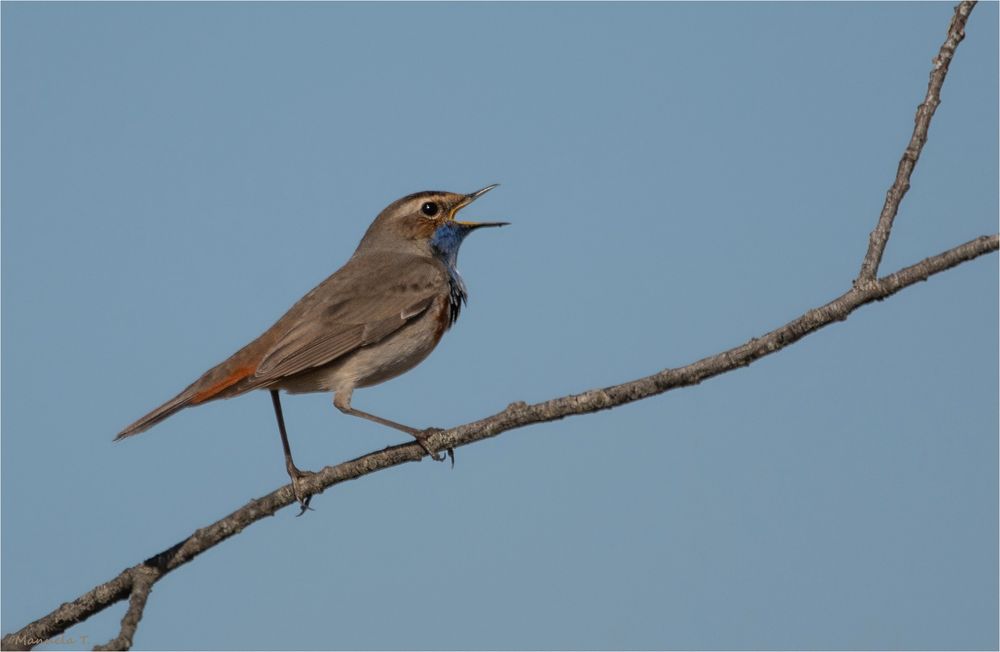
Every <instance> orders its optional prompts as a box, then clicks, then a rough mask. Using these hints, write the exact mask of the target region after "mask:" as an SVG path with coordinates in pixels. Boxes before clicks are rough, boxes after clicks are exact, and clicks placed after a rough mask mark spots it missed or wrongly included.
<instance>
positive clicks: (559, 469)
mask: <svg viewBox="0 0 1000 652" xmlns="http://www.w3.org/2000/svg"><path fill="white" fill-rule="evenodd" d="M951 12H952V8H951V5H950V4H942V3H922V4H908V3H892V4H867V3H866V4H856V3H844V4H795V3H776V4H749V3H748V4H722V3H720V4H652V3H641V4H603V3H592V4H570V3H567V4H522V3H505V4H500V3H491V4H459V3H444V4H388V3H385V4H381V3H380V4H346V3H345V4H320V3H301V4H264V3H259V4H240V3H219V4H199V3H160V4H127V3H72V4H63V3H58V4H57V3H10V2H6V3H4V4H3V6H2V19H3V20H2V84H3V88H2V91H3V92H2V119H3V125H2V126H3V146H2V150H3V151H2V165H3V187H2V213H3V221H2V236H3V238H2V273H3V275H2V284H3V285H2V291H3V320H2V329H3V333H2V334H3V366H2V373H3V376H2V381H3V383H2V405H3V411H2V428H3V436H2V527H3V536H2V558H3V575H2V582H3V586H2V588H3V592H2V611H0V615H2V620H3V623H2V627H3V631H4V632H9V631H11V630H13V629H16V628H18V627H20V626H22V625H24V624H25V623H27V622H28V621H29V620H31V619H34V618H36V617H39V616H41V615H44V614H46V613H48V612H49V611H51V610H52V609H53V608H55V607H56V606H58V604H59V603H60V602H62V601H64V600H69V599H72V598H75V597H76V596H78V595H79V594H81V593H82V592H84V591H86V590H89V589H90V588H91V587H93V586H94V585H96V584H98V583H100V582H103V581H105V580H107V579H110V578H111V577H113V576H114V575H116V574H117V573H118V572H119V571H120V570H122V569H123V568H125V567H126V566H130V565H133V564H135V563H137V562H139V561H140V560H142V559H144V558H145V557H147V556H149V555H151V554H153V553H156V552H158V551H160V550H162V549H164V548H166V547H167V546H169V545H172V544H173V543H175V542H176V541H178V540H180V539H181V538H183V537H185V536H186V535H188V534H189V533H191V532H192V531H193V530H194V529H196V528H198V527H201V526H204V525H206V524H208V523H210V522H212V521H214V520H216V519H218V518H220V517H221V516H223V515H225V514H226V513H228V512H229V511H231V510H233V509H235V508H236V507H238V506H240V505H242V504H243V503H245V502H246V501H247V500H249V499H251V498H252V497H255V496H260V495H263V494H265V493H267V492H269V491H271V490H273V489H274V488H276V487H278V486H280V485H281V484H283V483H285V482H286V481H287V479H286V476H285V472H284V468H283V465H282V461H281V452H280V444H279V441H278V436H277V433H276V431H275V426H274V419H273V415H272V413H271V407H270V402H269V400H268V397H267V395H266V394H265V393H255V394H251V395H248V396H243V397H240V398H237V399H233V400H230V401H222V402H217V403H213V404H210V405H207V406H204V407H199V408H198V409H196V410H188V411H185V412H183V413H181V414H179V415H177V416H175V417H173V418H171V419H170V420H168V421H166V422H164V423H163V424H161V425H159V426H157V427H156V428H155V429H153V430H151V431H150V432H148V433H145V434H143V435H141V436H139V437H136V438H133V439H131V440H128V441H126V442H124V443H120V444H112V443H111V439H112V437H113V436H114V434H115V433H117V432H118V431H119V430H120V429H121V428H122V427H123V426H124V425H126V424H128V423H129V422H131V421H132V420H134V419H135V418H137V417H139V416H141V415H142V414H143V413H145V412H146V411H147V410H149V409H151V408H152V407H154V406H156V405H158V404H159V403H160V402H162V401H164V400H166V399H167V398H169V397H171V396H172V395H173V394H174V393H176V392H177V391H179V390H180V389H181V388H183V387H184V386H185V385H187V384H188V383H189V382H190V381H191V380H193V379H194V378H195V377H197V376H198V375H199V374H200V373H201V372H202V371H204V370H205V369H207V368H208V367H210V366H211V365H213V364H215V363H216V362H218V361H220V360H222V359H223V358H225V357H226V356H228V355H229V354H230V353H232V352H233V351H235V350H236V349H237V348H239V347H240V346H242V345H243V344H245V343H246V342H247V341H249V340H250V339H252V338H253V337H255V336H256V335H257V334H259V333H260V332H261V331H263V330H264V329H265V328H267V327H268V326H269V325H270V324H271V323H272V322H273V321H274V320H275V319H277V318H278V317H279V316H280V315H281V314H282V313H283V311H284V310H285V309H287V308H288V307H289V306H290V305H291V304H292V303H293V302H294V301H295V300H296V299H297V298H298V297H299V296H301V295H302V294H303V293H305V292H306V291H308V290H309V289H310V288H311V287H312V286H313V285H314V284H316V283H317V282H319V281H320V280H322V279H323V278H324V277H325V276H326V275H328V274H329V273H331V272H332V271H334V270H335V269H336V268H337V267H338V266H339V265H340V264H342V263H343V261H345V260H346V259H347V257H348V256H349V255H350V254H351V252H352V251H353V249H354V247H355V246H356V244H357V241H358V240H359V238H360V237H361V235H362V234H363V233H364V230H365V228H366V227H367V226H368V224H369V222H370V221H371V219H372V218H373V217H374V216H375V215H376V214H377V213H378V212H379V211H380V210H381V209H382V208H383V207H384V206H385V205H386V204H388V203H389V202H391V201H393V200H394V199H396V198H398V197H400V196H402V195H405V194H408V193H411V192H414V191H418V190H423V189H443V190H452V191H458V192H469V191H472V190H474V189H477V188H480V187H482V186H485V185H487V184H490V183H501V184H502V185H501V186H500V188H498V189H497V190H495V191H494V192H492V193H490V194H489V195H488V196H487V197H484V198H483V199H482V200H481V201H479V202H477V204H476V205H475V207H474V208H472V209H469V211H468V218H469V219H481V220H509V221H510V222H512V223H513V225H512V226H510V227H508V228H506V229H501V230H493V231H489V232H482V233H477V234H475V235H474V236H473V237H471V238H470V239H469V240H468V241H467V242H466V244H465V245H464V247H463V250H462V254H461V257H460V259H459V266H460V268H461V270H462V273H463V275H464V277H465V280H466V283H467V284H468V286H469V291H470V295H471V298H470V302H469V305H468V307H467V309H466V310H465V311H464V312H463V314H462V318H461V320H460V321H459V323H458V324H457V325H456V327H455V328H454V329H453V330H452V331H451V332H450V333H449V334H448V335H447V336H446V337H445V339H444V340H443V342H442V343H441V345H440V346H439V347H438V350H437V351H435V352H434V354H433V355H432V356H431V357H430V358H429V359H428V360H427V361H426V362H424V363H423V364H422V365H421V366H420V367H418V368H417V369H415V370H414V371H412V372H410V373H409V374H407V375H405V376H403V377H400V378H398V379H395V380H393V381H391V382H388V383H386V384H384V385H381V386H378V387H375V388H370V389H365V390H359V391H358V392H357V393H356V394H355V397H354V401H353V403H354V405H355V407H357V408H359V409H362V410H368V411H372V412H375V413H378V414H380V415H383V416H386V417H389V418H392V419H396V420H399V421H403V422H406V423H411V424H414V425H420V426H430V425H434V426H442V427H443V426H449V425H456V424H459V423H464V422H467V421H470V420H473V419H476V418H479V417H482V416H485V415H488V414H491V413H493V412H495V411H497V410H499V409H502V408H503V407H504V406H506V405H507V404H508V403H510V402H512V401H515V400H525V401H538V400H544V399H547V398H552V397H556V396H561V395H564V394H568V393H572V392H578V391H582V390H585V389H589V388H592V387H599V386H603V385H608V384H612V383H617V382H622V381H625V380H629V379H632V378H635V377H638V376H641V375H646V374H649V373H652V372H655V371H657V370H659V369H662V368H665V367H672V366H679V365H683V364H686V363H689V362H692V361H694V360H697V359H699V358H701V357H704V356H705V355H708V354H711V353H715V352H718V351H720V350H722V349H724V348H728V347H730V346H733V345H736V344H739V343H741V342H743V341H745V340H747V339H749V338H750V337H752V336H755V335H760V334H762V333H764V332H766V331H768V330H771V329H772V328H775V327H777V326H779V325H781V324H783V323H785V322H786V321H788V320H789V319H792V318H794V317H795V316H797V315H799V314H801V313H802V312H804V311H806V310H808V309H809V308H812V307H815V306H818V305H821V304H822V303H825V302H826V301H828V300H829V299H831V298H833V297H835V296H837V295H839V294H840V293H842V292H843V291H845V290H846V289H847V288H849V287H850V283H851V280H852V279H853V278H854V276H855V275H856V273H857V269H858V266H859V265H860V262H861V259H862V257H863V255H864V250H865V246H866V243H867V236H868V233H869V231H870V230H871V228H872V227H873V225H874V223H875V220H876V218H877V215H878V212H879V210H880V208H881V206H882V202H883V199H884V196H885V192H886V190H887V188H888V187H889V184H890V183H891V181H892V178H893V176H894V174H895V170H896V165H897V163H898V161H899V156H900V154H901V152H902V150H903V148H904V146H905V144H906V142H907V140H908V138H909V136H910V132H911V129H912V124H913V123H912V120H913V114H914V110H915V108H916V106H917V104H919V102H920V101H921V100H922V98H923V94H924V91H925V88H926V82H927V74H928V71H929V69H930V62H931V58H932V57H933V56H934V54H935V53H936V52H937V49H938V47H939V45H940V43H941V41H942V40H943V38H944V35H945V30H946V27H947V24H948V20H949V17H950V15H951ZM997 14H998V11H997V5H996V4H995V3H982V4H980V5H979V6H978V7H977V8H976V9H975V11H974V13H973V16H972V18H971V20H970V23H969V27H968V37H967V39H966V41H965V42H964V43H963V44H962V45H961V47H960V49H959V52H958V54H957V57H956V59H955V62H954V64H953V67H952V72H951V73H950V75H949V77H948V80H947V83H946V85H945V88H944V93H943V103H942V105H941V107H940V109H939V110H938V114H937V116H936V118H935V120H934V123H933V125H932V127H931V134H930V140H929V142H928V145H927V147H926V149H925V151H924V156H923V158H922V159H921V161H920V164H919V166H918V168H917V171H916V173H915V175H914V177H913V187H912V190H911V191H910V193H909V194H908V195H907V197H906V199H905V200H904V202H903V205H902V209H901V212H900V216H899V218H898V219H897V223H896V227H895V230H894V233H893V237H892V240H891V242H890V244H889V247H888V250H887V252H886V257H885V260H884V263H883V267H882V271H883V272H885V273H887V272H891V271H894V270H896V269H898V268H899V267H902V266H905V265H908V264H911V263H913V262H916V261H917V260H919V259H921V258H924V257H926V256H928V255H932V254H935V253H938V252H940V251H943V250H944V249H947V248H949V247H952V246H954V245H957V244H959V243H962V242H965V241H966V240H969V239H971V238H973V237H975V236H978V235H981V234H984V233H992V232H995V231H996V229H997V215H998V201H997V196H998V188H997V178H998V166H997V158H998V156H997V155H998V151H997V142H998V127H997V105H998V88H997V85H998V84H997V79H998V76H1000V73H998V66H997V61H998V44H997V30H996V25H997V19H998V15H997ZM997 265H998V263H997V257H996V256H995V255H993V256H988V257H985V258H983V259H980V260H977V261H974V262H972V263H970V264H966V265H963V266H961V267H959V268H957V269H955V270H952V271H949V272H947V273H946V274H943V275H940V276H938V277H935V278H933V279H931V280H930V281H929V282H927V283H922V284H919V285H918V286H916V287H913V288H910V289H908V290H906V291H905V292H903V293H902V294H900V295H897V296H895V297H893V298H891V299H890V300H888V301H885V302H883V303H880V304H877V305H872V306H868V307H865V308H863V309H861V310H860V311H858V312H857V313H855V314H854V315H852V316H851V318H850V319H849V320H848V321H846V322H844V323H840V324H835V325H833V326H830V327H828V328H826V329H824V330H823V331H821V332H819V333H817V334H815V335H813V336H810V337H809V338H807V339H805V340H804V341H802V342H800V343H798V344H796V345H794V346H793V347H791V348H789V349H787V350H785V351H782V352H780V353H779V354H777V355H774V356H771V357H768V358H766V359H764V360H762V361H760V362H758V363H756V364H754V365H753V366H751V367H750V368H748V369H742V370H739V371H737V372H734V373H730V374H726V375H724V376H722V377H719V378H715V379H712V380H711V381H708V382H705V383H703V384H702V385H700V386H697V387H693V388H688V389H684V390H680V391H676V392H671V393H669V394H667V395H665V396H661V397H657V398H654V399H652V400H647V401H643V402H641V403H639V404H636V405H632V406H628V407H624V408H621V409H617V410H613V411H610V412H605V413H601V414H597V415H591V416H585V417H577V418H571V419H567V420H564V421H560V422H558V423H551V424H545V425H541V426H536V427H531V428H528V429H524V430H520V431H515V432H510V433H507V434H505V435H503V436H501V437H499V438H497V439H494V440H490V441H487V442H483V443H480V444H478V445H475V446H471V447H466V448H463V449H460V450H459V451H457V454H458V460H457V462H458V463H457V465H456V467H455V469H454V470H453V471H452V470H449V469H448V468H447V466H446V465H436V464H432V463H430V462H429V461H428V462H423V463H420V464H412V465H407V466H406V467H403V468H397V469H392V470H389V471H387V472H382V473H378V474H376V475H374V476H369V477H366V478H364V479H361V480H360V481H357V482H352V483H348V484H346V485H343V486H338V487H336V488H335V489H334V490H331V491H328V492H327V493H325V494H324V495H322V496H320V497H318V498H317V499H316V500H315V501H314V507H315V511H313V512H310V513H309V514H308V515H307V516H306V517H303V518H299V519H296V518H294V511H293V510H291V509H289V510H285V511H283V512H280V513H279V514H278V515H277V516H276V517H275V518H272V519H267V520H265V521H264V522H261V523H258V524H256V525H254V526H253V527H252V528H250V529H248V530H246V531H245V532H244V533H243V534H241V535H240V536H237V537H235V538H234V539H232V540H230V541H228V542H226V543H225V544H223V545H222V546H220V547H218V548H216V549H215V550H213V551H212V552H210V553H208V554H206V555H204V556H202V557H201V558H199V559H197V560H196V561H195V562H193V563H191V564H189V565H187V566H185V567H184V568H182V569H180V570H178V571H176V572H175V573H173V574H171V575H170V576H168V577H167V578H165V579H164V580H163V581H161V582H160V583H159V584H157V585H156V587H155V588H154V591H153V593H152V596H151V598H150V601H149V605H148V607H147V610H146V615H145V618H144V620H143V623H142V625H141V626H140V629H139V633H138V636H137V638H136V641H135V643H136V648H138V649H163V648H175V649H191V648H207V649H213V648H219V649H267V648H275V649H285V648H298V649H323V648H349V649H399V648H410V649H438V648H442V649H462V648H465V649H467V648H473V649H497V648H510V649H538V648H541V649H548V648H558V649H565V648H582V649H592V648H607V649H621V648H629V649H647V648H696V649H704V648H752V649H756V648H844V649H857V648H885V649H896V648H920V649H926V648H943V649H949V648H964V649H980V648H985V649H988V648H994V649H995V648H996V647H997V645H998V638H997V631H998V621H997V612H998V594H997V576H998V564H997V549H998V536H997V532H998V519H997V513H998V499H997V496H998V482H997V479H998V478H997V459H998V444H997V432H998V416H997V414H998V392H1000V388H998V374H997V359H998V346H997V339H998V338H997V333H998V299H997V297H998V266H997ZM284 406H285V414H286V419H287V420H288V425H289V429H290V436H291V440H292V446H293V449H294V451H295V455H296V461H297V462H298V463H299V465H300V466H301V467H303V468H307V469H316V468H320V467H322V466H324V465H327V464H333V463H336V462H338V461H342V460H345V459H349V458H351V457H354V456H357V455H360V454H363V453H365V452H368V451H371V450H375V449H377V448H380V447H383V446H386V445H388V444H391V443H396V442H399V441H402V440H403V439H405V437H401V436H400V435H399V434H398V433H395V432H392V431H389V430H386V429H384V428H380V427H378V426H377V425H375V424H370V423H366V422H363V421H361V420H359V419H352V418H350V417H347V416H344V415H341V414H340V413H339V412H338V411H337V410H335V409H334V408H333V407H332V406H331V404H330V397H329V396H326V395H319V394H315V395H307V396H295V397H289V398H287V399H285V401H284ZM124 608H125V606H124V604H123V603H121V604H119V605H117V606H116V607H115V608H113V609H109V610H107V611H105V612H104V613H102V614H100V615H99V616H97V617H94V618H92V619H90V620H89V621H87V622H86V623H84V624H81V625H79V626H78V627H75V628H73V629H72V630H70V632H68V635H72V636H77V637H79V636H87V637H88V640H89V641H90V643H89V644H91V645H92V644H93V643H95V642H103V641H106V640H108V639H110V638H112V636H113V635H114V634H115V632H117V627H118V624H117V623H118V620H119V619H120V617H121V615H122V613H123V612H124ZM50 647H51V649H61V648H60V646H50Z"/></svg>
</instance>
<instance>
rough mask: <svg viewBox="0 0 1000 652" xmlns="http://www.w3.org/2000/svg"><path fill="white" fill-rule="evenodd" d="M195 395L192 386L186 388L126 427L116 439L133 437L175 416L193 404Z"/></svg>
mask: <svg viewBox="0 0 1000 652" xmlns="http://www.w3.org/2000/svg"><path fill="white" fill-rule="evenodd" d="M193 397H194V393H193V392H191V391H190V388H188V389H186V390H184V391H183V392H181V393H180V394H178V395H177V396H175V397H173V398H172V399H170V400H169V401H167V402H166V403H164V404H163V405H161V406H160V407H158V408H156V409H155V410H153V411H152V412H150V413H149V414H147V415H146V416H144V417H142V418H141V419H139V420H138V421H136V422H135V423H133V424H131V425H130V426H128V427H126V428H125V429H124V430H122V431H121V432H120V433H118V435H117V436H116V437H115V441H118V440H119V439H125V438H126V437H131V436H132V435H138V434H139V433H140V432H143V431H144V430H148V429H150V428H152V427H153V426H155V425H156V424H158V423H159V422H161V421H163V420H164V419H166V418H167V417H170V416H173V415H174V414H176V413H178V412H180V411H181V410H183V409H184V408H186V407H187V406H188V405H191V399H192V398H193Z"/></svg>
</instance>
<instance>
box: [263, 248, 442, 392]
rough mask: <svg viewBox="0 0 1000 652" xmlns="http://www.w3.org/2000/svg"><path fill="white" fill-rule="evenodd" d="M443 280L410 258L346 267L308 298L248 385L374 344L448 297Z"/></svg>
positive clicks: (431, 265) (433, 268)
mask: <svg viewBox="0 0 1000 652" xmlns="http://www.w3.org/2000/svg"><path fill="white" fill-rule="evenodd" d="M446 274H447V272H446V271H445V270H444V269H442V268H441V266H440V265H438V264H436V261H434V260H432V259H426V258H419V257H414V256H398V255H397V256H388V255H387V256H379V257H370V258H369V260H368V262H367V264H365V265H354V266H350V265H349V266H346V267H345V268H344V269H342V270H341V271H340V272H338V274H336V275H334V276H332V277H330V278H329V279H327V280H326V281H324V283H323V284H321V285H320V286H319V287H317V288H316V290H314V291H313V292H311V293H310V295H309V297H308V298H310V299H311V300H309V301H308V302H307V303H306V304H305V305H303V306H302V308H301V310H300V311H299V312H300V314H296V315H295V318H294V320H293V324H292V325H291V326H290V328H289V329H288V330H287V331H286V332H285V333H284V334H283V335H282V336H281V338H280V339H279V340H278V341H277V342H275V344H274V345H273V346H272V347H271V348H270V349H269V350H268V351H267V353H265V354H264V357H263V359H262V360H261V362H260V364H259V365H258V366H257V370H256V373H255V374H254V377H253V384H254V385H257V386H259V385H262V384H266V383H268V382H270V381H273V380H277V379H279V378H285V377H288V376H294V375H296V374H299V373H301V372H303V371H306V370H309V369H313V368H316V367H321V366H323V365H326V364H329V363H330V362H332V361H334V360H336V359H337V358H339V357H341V356H344V355H347V354H349V353H351V352H352V351H355V350H357V349H359V348H361V347H363V346H368V345H370V344H374V343H376V342H379V341H380V340H382V339H384V338H385V337H387V336H389V335H391V334H392V333H394V332H396V331H397V330H399V329H400V328H402V327H403V326H404V325H405V324H406V323H407V322H409V321H410V320H413V319H416V318H417V317H419V316H420V315H422V314H423V313H424V312H426V311H427V309H428V308H430V306H431V304H433V303H434V300H435V299H436V298H437V297H438V296H440V295H441V294H443V293H447V289H448V283H447V276H446ZM327 284H329V287H328V288H324V286H325V285H327ZM296 308H298V306H296ZM292 311H295V308H293V309H292ZM292 311H290V314H289V316H291V313H292Z"/></svg>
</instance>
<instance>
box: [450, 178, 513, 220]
mask: <svg viewBox="0 0 1000 652" xmlns="http://www.w3.org/2000/svg"><path fill="white" fill-rule="evenodd" d="M499 185H500V184H499V183H494V184H492V185H489V186H486V187H485V188H482V189H480V190H477V191H476V192H470V193H469V194H468V195H466V196H465V199H464V200H463V201H462V203H460V204H459V205H457V206H456V207H455V210H454V211H453V212H452V219H453V220H455V216H456V215H457V214H458V211H460V210H462V209H463V208H465V207H466V206H468V205H469V204H471V203H472V202H474V201H476V200H477V199H479V198H480V197H482V196H483V195H485V194H486V193H488V192H489V191H491V190H493V189H494V188H496V187H497V186H499ZM455 224H457V225H459V226H461V227H462V228H464V229H468V230H469V231H472V230H473V229H479V228H482V227H484V226H507V225H508V224H510V222H461V221H459V220H455Z"/></svg>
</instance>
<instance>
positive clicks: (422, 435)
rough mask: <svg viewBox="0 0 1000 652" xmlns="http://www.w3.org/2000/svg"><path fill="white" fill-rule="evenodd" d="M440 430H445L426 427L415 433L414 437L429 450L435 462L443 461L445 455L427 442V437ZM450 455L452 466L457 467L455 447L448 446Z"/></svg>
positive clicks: (428, 452) (422, 446)
mask: <svg viewBox="0 0 1000 652" xmlns="http://www.w3.org/2000/svg"><path fill="white" fill-rule="evenodd" d="M439 432H444V429H443V428H424V429H423V430H418V431H417V432H415V433H414V434H413V437H414V439H416V440H417V443H419V444H420V446H421V448H423V449H424V450H425V451H427V454H428V455H430V456H431V459H432V460H434V461H435V462H443V461H444V459H445V457H444V455H442V454H441V453H439V452H437V451H435V450H434V449H432V448H431V447H430V445H429V444H428V443H427V438H428V437H430V436H431V435H434V434H437V433H439ZM447 454H448V457H449V458H451V466H452V468H454V467H455V449H453V448H451V447H450V446H449V447H448V450H447Z"/></svg>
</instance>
